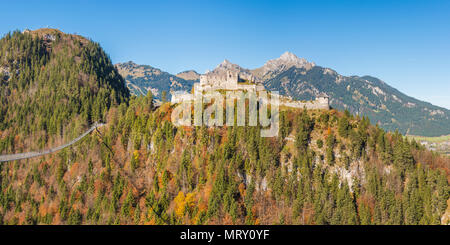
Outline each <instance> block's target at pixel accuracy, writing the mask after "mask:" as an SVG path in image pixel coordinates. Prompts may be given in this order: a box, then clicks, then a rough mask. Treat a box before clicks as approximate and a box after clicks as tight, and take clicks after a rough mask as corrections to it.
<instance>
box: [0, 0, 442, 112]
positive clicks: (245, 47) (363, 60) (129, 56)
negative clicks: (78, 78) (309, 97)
mask: <svg viewBox="0 0 450 245" xmlns="http://www.w3.org/2000/svg"><path fill="white" fill-rule="evenodd" d="M449 13H450V1H445V0H444V1H426V0H423V1H417V0H409V1H403V0H396V1H392V0H390V1H384V0H378V1H321V0H319V1H282V0H281V1H265V0H260V1H233V0H223V1H220V2H219V1H132V0H128V1H111V0H110V1H73V2H71V3H66V1H43V0H41V1H18V0H15V1H7V2H2V11H1V14H0V23H1V24H0V34H1V35H3V34H5V33H7V32H8V31H12V30H16V29H19V30H23V29H25V28H29V29H37V28H41V27H46V26H49V27H52V28H59V29H61V30H62V31H64V32H68V33H77V34H80V35H84V36H87V37H89V38H91V39H93V40H94V41H97V42H99V43H100V44H101V45H102V46H103V48H104V49H105V50H106V52H108V53H109V54H110V56H111V58H112V60H113V62H115V63H117V62H124V61H128V60H133V61H135V62H136V63H140V64H149V65H152V66H154V67H158V68H161V69H163V70H165V71H168V72H171V73H177V72H180V71H184V70H187V69H194V70H197V71H198V72H200V73H203V72H204V71H205V70H207V69H212V68H214V67H215V66H216V65H217V64H218V63H220V62H221V61H222V60H223V59H225V58H226V59H228V60H230V61H231V62H233V63H237V64H239V65H241V66H243V67H246V68H256V67H259V66H262V65H263V64H264V62H265V61H267V60H268V59H273V58H276V57H279V56H280V55H281V54H282V53H283V52H284V51H291V52H293V53H295V54H296V55H298V56H299V57H304V58H306V59H307V60H309V61H314V62H315V63H316V64H318V65H320V66H324V67H330V68H333V69H334V70H336V71H337V72H339V73H340V74H343V75H372V76H375V77H378V78H380V79H382V80H383V81H385V82H387V83H388V84H390V85H391V86H393V87H395V88H397V89H399V90H400V91H402V92H404V93H406V94H408V95H410V96H413V97H416V98H418V99H421V100H425V101H428V102H431V103H433V104H435V105H439V106H443V107H446V108H448V109H450V14H449Z"/></svg>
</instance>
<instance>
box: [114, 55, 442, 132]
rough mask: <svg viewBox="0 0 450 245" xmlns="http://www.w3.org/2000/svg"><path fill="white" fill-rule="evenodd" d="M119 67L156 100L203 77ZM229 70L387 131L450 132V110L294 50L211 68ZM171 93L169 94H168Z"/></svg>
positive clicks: (134, 87) (137, 90)
mask: <svg viewBox="0 0 450 245" xmlns="http://www.w3.org/2000/svg"><path fill="white" fill-rule="evenodd" d="M116 67H117V68H118V70H119V72H120V74H121V75H122V76H123V77H124V78H125V80H126V83H127V87H128V88H129V89H130V91H131V92H132V93H133V94H135V95H142V94H145V93H146V91H149V90H151V91H152V93H153V94H154V96H155V97H156V98H161V95H162V91H167V92H170V91H176V90H185V91H190V89H191V88H192V84H193V83H194V82H196V81H198V79H199V76H200V74H199V73H197V72H195V71H193V70H190V71H186V72H182V73H179V74H177V75H171V74H169V73H167V72H163V71H161V70H159V69H157V68H153V67H151V66H146V65H137V64H134V63H133V62H131V61H130V62H127V63H119V64H116ZM227 70H230V71H233V72H239V74H240V75H241V76H242V75H243V76H249V75H253V76H254V77H255V78H256V79H257V80H259V82H262V83H263V84H264V86H265V88H266V89H268V90H270V91H279V92H280V94H282V95H285V96H288V97H291V98H292V99H296V100H311V99H314V98H315V97H317V96H318V95H320V94H326V95H328V96H329V97H330V104H331V106H332V107H333V108H336V109H338V110H348V111H349V112H351V113H352V114H355V115H360V116H368V117H369V119H370V120H371V121H372V122H373V123H377V124H378V125H379V126H380V127H382V128H384V129H386V130H390V131H395V130H398V131H399V132H400V133H402V134H408V135H420V136H441V135H448V134H450V111H449V110H448V109H445V108H442V107H438V106H435V105H432V104H430V103H427V102H424V101H420V100H418V99H415V98H413V97H410V96H408V95H406V94H404V93H402V92H400V91H398V90H397V89H395V88H393V87H391V86H389V85H388V84H387V83H386V82H384V81H381V80H380V79H378V78H375V77H372V76H343V75H340V74H339V73H337V72H336V71H335V70H333V69H330V68H326V67H321V66H318V65H316V64H315V63H313V62H308V61H307V60H306V59H304V58H299V57H297V56H296V55H295V54H293V53H290V52H285V53H284V54H282V55H281V56H280V57H279V58H276V59H273V60H269V61H267V62H266V63H265V64H264V65H263V66H262V67H260V68H256V69H246V68H242V67H240V66H239V65H237V64H233V63H231V62H229V61H228V60H225V61H224V62H222V63H221V64H219V65H218V66H217V67H216V68H215V69H214V70H213V71H211V72H224V71H227ZM167 94H168V95H169V96H168V98H170V93H167Z"/></svg>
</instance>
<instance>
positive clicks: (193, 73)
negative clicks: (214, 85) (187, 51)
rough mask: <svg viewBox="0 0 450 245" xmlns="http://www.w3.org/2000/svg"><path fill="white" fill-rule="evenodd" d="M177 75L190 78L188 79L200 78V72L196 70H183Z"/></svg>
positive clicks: (195, 79)
mask: <svg viewBox="0 0 450 245" xmlns="http://www.w3.org/2000/svg"><path fill="white" fill-rule="evenodd" d="M177 77H179V78H181V79H184V80H188V81H197V80H200V74H198V73H197V72H196V71H194V70H189V71H183V72H180V73H178V74H177Z"/></svg>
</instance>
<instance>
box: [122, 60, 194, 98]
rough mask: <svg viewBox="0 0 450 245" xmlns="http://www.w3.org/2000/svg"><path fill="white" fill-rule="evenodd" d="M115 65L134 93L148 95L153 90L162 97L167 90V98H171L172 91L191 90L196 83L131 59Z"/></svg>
mask: <svg viewBox="0 0 450 245" xmlns="http://www.w3.org/2000/svg"><path fill="white" fill-rule="evenodd" d="M115 66H116V68H117V70H118V71H119V73H120V75H122V76H123V77H124V78H125V81H126V85H127V87H128V89H129V90H130V91H131V93H132V94H134V95H146V94H147V92H148V91H152V93H153V95H154V96H155V98H158V99H161V96H162V92H163V91H166V92H167V98H168V99H170V91H178V90H186V91H190V90H191V88H192V84H193V83H194V81H188V80H185V79H183V78H180V77H177V76H174V75H172V74H169V73H167V72H164V71H161V70H160V69H157V68H154V67H151V66H149V65H138V64H135V63H133V62H131V61H129V62H126V63H119V64H116V65H115Z"/></svg>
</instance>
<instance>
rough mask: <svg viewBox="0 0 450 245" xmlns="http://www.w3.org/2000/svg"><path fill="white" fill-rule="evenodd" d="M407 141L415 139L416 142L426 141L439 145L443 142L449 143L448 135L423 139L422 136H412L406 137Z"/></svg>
mask: <svg viewBox="0 0 450 245" xmlns="http://www.w3.org/2000/svg"><path fill="white" fill-rule="evenodd" d="M406 137H408V138H409V139H415V140H416V141H428V142H433V143H441V142H445V141H450V135H443V136H439V137H424V136H414V135H407V136H406Z"/></svg>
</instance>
